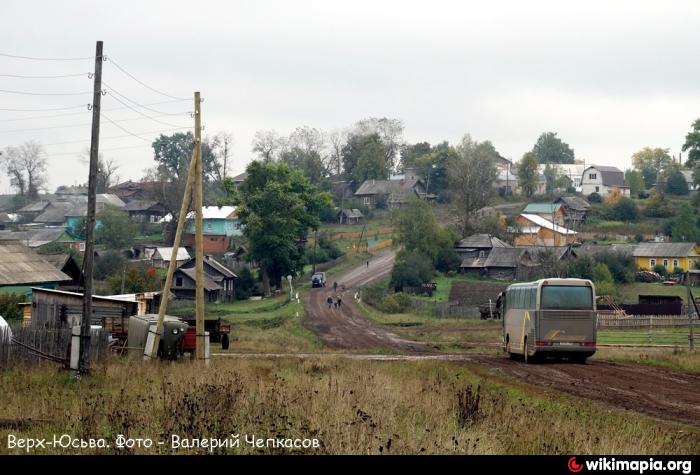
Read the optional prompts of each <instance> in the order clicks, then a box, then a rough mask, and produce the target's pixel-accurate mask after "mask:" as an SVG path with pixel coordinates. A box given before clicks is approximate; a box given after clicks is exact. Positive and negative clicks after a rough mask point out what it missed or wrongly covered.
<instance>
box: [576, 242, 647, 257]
mask: <svg viewBox="0 0 700 475" xmlns="http://www.w3.org/2000/svg"><path fill="white" fill-rule="evenodd" d="M636 249H637V244H583V245H581V246H579V247H577V248H576V255H577V256H589V257H596V256H599V255H600V254H606V253H614V254H620V255H626V256H632V255H634V251H635V250H636Z"/></svg>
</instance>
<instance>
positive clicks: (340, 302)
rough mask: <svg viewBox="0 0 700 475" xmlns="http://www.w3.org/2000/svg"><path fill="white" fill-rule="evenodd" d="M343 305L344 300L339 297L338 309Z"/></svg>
mask: <svg viewBox="0 0 700 475" xmlns="http://www.w3.org/2000/svg"><path fill="white" fill-rule="evenodd" d="M342 304H343V299H342V298H341V297H340V295H338V308H340V306H341V305H342Z"/></svg>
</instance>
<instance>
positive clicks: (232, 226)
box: [182, 206, 243, 254]
mask: <svg viewBox="0 0 700 475" xmlns="http://www.w3.org/2000/svg"><path fill="white" fill-rule="evenodd" d="M194 218H195V213H194V211H190V213H189V214H188V215H187V219H188V221H187V225H186V228H185V234H184V235H183V237H182V244H183V245H184V246H190V247H192V246H194V244H195V219H194ZM202 232H203V235H204V252H205V253H207V254H223V253H225V252H226V251H227V250H228V249H229V246H230V245H231V243H232V238H234V237H238V236H242V235H243V230H242V229H241V224H240V221H239V220H238V215H237V214H236V207H235V206H221V207H219V206H205V207H203V208H202Z"/></svg>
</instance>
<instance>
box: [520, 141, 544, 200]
mask: <svg viewBox="0 0 700 475" xmlns="http://www.w3.org/2000/svg"><path fill="white" fill-rule="evenodd" d="M516 174H517V175H518V181H519V183H518V185H519V186H520V189H521V190H523V194H524V195H525V196H526V197H528V198H529V197H531V196H532V195H534V194H535V190H536V189H537V181H538V180H539V172H538V171H537V157H536V156H535V153H534V152H527V153H525V155H523V158H521V159H520V162H518V164H517V166H516Z"/></svg>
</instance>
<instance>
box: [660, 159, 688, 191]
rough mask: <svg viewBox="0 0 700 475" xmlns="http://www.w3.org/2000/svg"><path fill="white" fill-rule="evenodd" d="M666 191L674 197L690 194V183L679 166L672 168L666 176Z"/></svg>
mask: <svg viewBox="0 0 700 475" xmlns="http://www.w3.org/2000/svg"><path fill="white" fill-rule="evenodd" d="M664 175H665V180H664V181H665V184H666V186H665V188H664V189H665V191H666V193H670V194H672V195H687V194H688V193H689V192H690V189H689V188H688V182H687V181H686V179H685V176H683V173H682V172H681V170H680V169H679V168H678V165H676V166H675V167H671V168H670V169H669V170H668V171H667V172H666V173H665V174H664Z"/></svg>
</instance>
